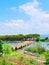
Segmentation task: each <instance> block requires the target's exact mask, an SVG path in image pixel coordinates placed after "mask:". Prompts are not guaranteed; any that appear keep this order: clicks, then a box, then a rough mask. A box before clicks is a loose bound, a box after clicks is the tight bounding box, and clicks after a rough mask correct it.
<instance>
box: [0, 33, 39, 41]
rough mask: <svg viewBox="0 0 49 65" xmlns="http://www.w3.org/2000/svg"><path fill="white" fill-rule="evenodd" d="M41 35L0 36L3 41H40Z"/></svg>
mask: <svg viewBox="0 0 49 65" xmlns="http://www.w3.org/2000/svg"><path fill="white" fill-rule="evenodd" d="M39 39H40V34H26V35H23V34H18V35H4V36H0V40H3V41H25V40H37V41H38V40H39Z"/></svg>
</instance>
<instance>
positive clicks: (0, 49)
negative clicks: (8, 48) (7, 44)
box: [0, 40, 3, 53]
mask: <svg viewBox="0 0 49 65" xmlns="http://www.w3.org/2000/svg"><path fill="white" fill-rule="evenodd" d="M2 45H3V41H2V40H0V53H3V47H2Z"/></svg>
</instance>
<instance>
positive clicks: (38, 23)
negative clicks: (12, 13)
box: [0, 0, 49, 34]
mask: <svg viewBox="0 0 49 65" xmlns="http://www.w3.org/2000/svg"><path fill="white" fill-rule="evenodd" d="M39 5H40V3H39V2H38V1H37V0H34V2H29V3H26V4H23V5H21V6H19V8H20V9H21V11H23V12H25V13H26V14H27V15H29V16H30V20H29V21H28V22H26V21H24V20H23V19H21V20H20V19H18V20H7V21H6V22H4V23H1V24H0V26H1V30H0V31H1V32H0V33H2V32H3V31H4V33H3V34H6V33H7V34H9V33H11V34H17V33H40V34H49V14H47V13H46V11H43V10H42V9H41V8H39ZM11 9H12V10H15V8H11ZM2 25H3V26H2Z"/></svg>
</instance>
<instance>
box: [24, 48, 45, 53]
mask: <svg viewBox="0 0 49 65" xmlns="http://www.w3.org/2000/svg"><path fill="white" fill-rule="evenodd" d="M25 50H26V51H28V52H32V53H38V54H42V53H43V52H45V48H43V47H33V48H26V49H25Z"/></svg>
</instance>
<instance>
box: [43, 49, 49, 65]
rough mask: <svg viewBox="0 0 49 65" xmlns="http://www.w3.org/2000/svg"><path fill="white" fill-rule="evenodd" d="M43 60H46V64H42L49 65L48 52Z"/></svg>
mask: <svg viewBox="0 0 49 65" xmlns="http://www.w3.org/2000/svg"><path fill="white" fill-rule="evenodd" d="M45 60H46V62H45V63H44V64H45V65H49V50H47V51H46V54H45Z"/></svg>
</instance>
